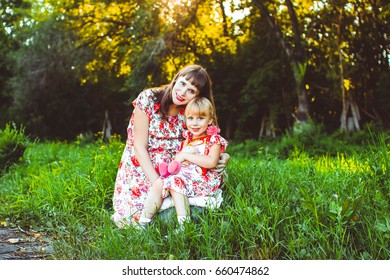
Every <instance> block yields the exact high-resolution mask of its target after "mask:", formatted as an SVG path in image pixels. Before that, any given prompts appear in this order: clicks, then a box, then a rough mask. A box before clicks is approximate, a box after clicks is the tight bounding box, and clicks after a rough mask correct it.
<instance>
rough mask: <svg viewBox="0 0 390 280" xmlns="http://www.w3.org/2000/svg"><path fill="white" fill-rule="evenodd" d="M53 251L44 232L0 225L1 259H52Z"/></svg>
mask: <svg viewBox="0 0 390 280" xmlns="http://www.w3.org/2000/svg"><path fill="white" fill-rule="evenodd" d="M52 251H53V250H52V246H51V242H50V239H49V238H48V237H47V236H45V234H44V233H42V232H36V231H25V230H23V229H21V228H4V227H0V260H37V259H38V260H39V259H52Z"/></svg>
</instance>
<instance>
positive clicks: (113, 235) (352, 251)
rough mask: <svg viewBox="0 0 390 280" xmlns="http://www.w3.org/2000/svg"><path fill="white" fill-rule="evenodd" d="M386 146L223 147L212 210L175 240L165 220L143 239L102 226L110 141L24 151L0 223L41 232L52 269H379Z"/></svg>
mask: <svg viewBox="0 0 390 280" xmlns="http://www.w3.org/2000/svg"><path fill="white" fill-rule="evenodd" d="M387 140H388V138H386V136H385V135H383V134H381V135H379V136H378V137H376V138H375V137H374V138H373V139H372V141H371V143H370V145H368V147H367V148H364V147H361V149H360V150H359V152H358V153H357V152H349V153H342V152H339V153H338V154H336V155H335V156H334V155H332V156H330V155H326V154H324V155H321V156H312V155H311V154H309V153H307V152H306V151H305V150H304V149H296V150H292V151H290V153H289V156H288V157H287V158H284V159H280V158H278V157H277V156H274V155H272V154H271V153H268V152H264V151H265V150H267V151H268V149H272V147H271V148H270V147H266V146H264V144H263V143H252V144H251V146H250V147H249V149H250V153H248V150H245V145H243V144H237V145H240V150H241V151H242V152H237V149H236V148H235V145H234V144H232V146H231V151H230V153H231V157H232V158H231V161H230V163H229V166H228V169H227V171H228V173H229V179H228V181H227V184H226V189H225V190H224V202H223V204H222V207H221V208H220V209H218V210H216V211H209V210H204V211H201V212H200V214H199V216H197V219H196V222H194V223H191V224H189V225H188V227H187V228H186V232H185V235H175V234H174V233H173V230H172V229H173V228H174V227H175V222H174V220H175V219H174V215H172V216H171V217H172V219H169V218H166V219H159V220H157V221H156V223H155V224H154V225H153V226H152V227H150V228H148V229H147V231H146V232H140V231H137V230H134V229H132V228H129V229H118V228H117V227H116V226H115V225H114V223H113V222H111V221H110V218H109V217H110V215H111V214H112V205H111V198H112V192H113V186H114V181H115V176H116V171H117V166H118V163H119V160H120V156H121V154H122V150H123V147H124V145H123V143H122V142H121V141H120V140H119V139H114V140H113V141H111V142H110V143H103V142H101V141H97V142H96V143H90V144H82V143H80V142H75V143H60V142H51V143H37V142H36V143H31V144H30V145H29V146H28V147H27V149H26V151H25V153H24V156H23V160H22V162H21V163H19V164H17V165H14V166H12V167H11V168H10V169H9V170H8V172H6V173H5V174H4V175H3V176H2V177H0V186H1V188H0V202H1V203H0V205H1V206H0V221H2V222H3V224H4V222H5V223H7V225H8V226H13V225H16V224H17V225H19V226H21V227H24V228H26V229H28V228H33V229H39V230H45V231H47V232H49V233H50V234H51V236H52V239H53V244H54V258H56V259H389V258H390V249H389V248H390V247H389V240H390V215H389V188H390V184H389V175H388V172H389V170H388V168H389V144H388V142H387ZM256 145H257V148H256V149H257V154H253V151H255V152H256V149H253V146H256ZM235 149H236V150H235ZM166 235H167V237H165V236H166Z"/></svg>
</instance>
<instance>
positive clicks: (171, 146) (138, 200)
mask: <svg viewBox="0 0 390 280" xmlns="http://www.w3.org/2000/svg"><path fill="white" fill-rule="evenodd" d="M132 104H133V106H135V107H138V108H139V109H141V110H142V111H143V112H144V113H145V114H146V115H147V116H148V118H149V141H148V152H149V155H150V158H151V160H152V163H153V165H154V167H155V168H156V170H158V168H157V166H158V163H160V162H161V161H162V160H163V159H164V160H167V159H168V161H170V160H171V159H172V157H173V156H174V155H175V153H176V151H177V150H178V149H179V147H180V143H181V142H182V140H183V136H182V134H183V131H184V128H185V117H184V109H183V110H182V111H180V112H179V114H178V115H177V116H172V117H168V118H167V119H164V118H162V116H161V114H160V113H159V112H158V110H159V108H160V104H159V103H157V102H156V97H155V94H154V93H153V92H152V91H151V90H146V91H143V92H141V93H140V94H139V95H138V97H137V98H136V99H135V100H134V101H133V103H132ZM133 130H134V114H132V115H131V118H130V122H129V126H128V128H127V133H128V138H127V142H126V146H125V149H124V152H123V155H122V158H121V161H120V164H119V169H118V173H117V177H116V181H115V189H114V195H113V207H114V211H115V212H114V214H113V215H112V216H111V219H112V220H113V221H114V222H115V223H116V224H117V225H118V226H119V227H122V226H124V225H130V224H134V221H137V220H138V218H139V214H140V213H141V211H142V208H143V206H144V201H145V199H146V197H147V194H148V191H149V187H150V185H151V184H150V181H149V179H148V178H147V177H146V175H145V173H144V172H143V170H142V168H141V166H140V165H139V163H138V160H137V159H136V157H135V153H134V134H133Z"/></svg>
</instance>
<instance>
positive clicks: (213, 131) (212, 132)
mask: <svg viewBox="0 0 390 280" xmlns="http://www.w3.org/2000/svg"><path fill="white" fill-rule="evenodd" d="M220 131H221V130H220V129H219V128H218V127H216V126H215V125H210V126H209V127H208V128H207V130H206V133H207V135H218V133H219V132H220Z"/></svg>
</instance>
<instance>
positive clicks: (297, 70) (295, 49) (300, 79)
mask: <svg viewBox="0 0 390 280" xmlns="http://www.w3.org/2000/svg"><path fill="white" fill-rule="evenodd" d="M253 3H254V5H255V6H256V7H257V8H259V9H260V11H261V14H262V15H263V16H264V17H265V18H266V19H267V22H268V24H269V25H270V27H271V28H272V29H273V31H274V32H275V34H276V36H277V38H278V39H279V41H280V43H281V45H282V47H283V49H284V51H285V53H286V55H287V57H288V59H289V61H290V65H291V69H292V72H293V75H294V80H295V86H296V88H295V91H296V94H297V98H298V109H297V115H296V118H297V121H298V122H299V123H307V121H308V118H309V103H308V101H307V94H306V89H305V83H304V81H305V74H306V66H307V60H306V55H305V49H304V47H303V44H302V39H301V32H300V28H299V23H298V18H297V15H296V12H295V9H294V6H293V4H292V2H291V1H290V0H286V1H285V4H286V6H287V9H288V13H289V15H290V20H291V28H292V32H293V44H291V43H289V42H288V41H287V40H286V39H285V38H284V36H283V33H282V30H281V29H280V26H279V25H278V21H277V19H276V18H275V17H273V16H272V15H271V14H270V12H269V9H268V7H267V6H266V5H265V4H264V3H263V1H261V0H254V1H253Z"/></svg>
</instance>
